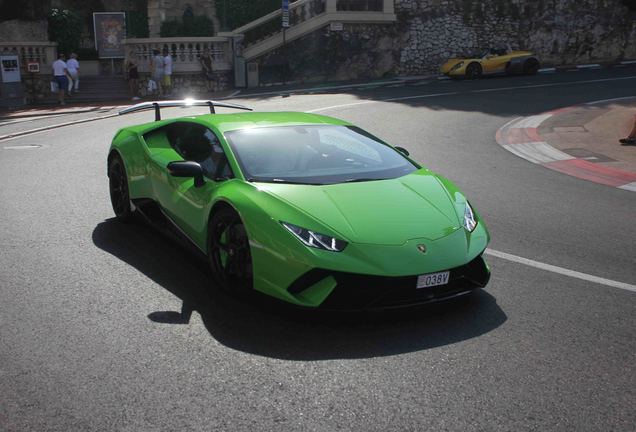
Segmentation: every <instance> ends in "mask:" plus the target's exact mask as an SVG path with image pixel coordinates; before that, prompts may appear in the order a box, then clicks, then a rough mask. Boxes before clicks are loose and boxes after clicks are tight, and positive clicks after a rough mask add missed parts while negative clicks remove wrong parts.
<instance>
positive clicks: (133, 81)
mask: <svg viewBox="0 0 636 432" xmlns="http://www.w3.org/2000/svg"><path fill="white" fill-rule="evenodd" d="M138 67H139V66H138V64H137V55H136V54H135V53H130V54H129V56H128V59H127V60H126V75H127V76H128V88H129V89H130V95H131V96H132V100H134V101H136V100H139V70H138Z"/></svg>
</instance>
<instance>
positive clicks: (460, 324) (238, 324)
mask: <svg viewBox="0 0 636 432" xmlns="http://www.w3.org/2000/svg"><path fill="white" fill-rule="evenodd" d="M92 238H93V242H94V244H95V245H96V246H97V247H99V248H100V249H102V250H104V251H106V252H108V253H110V254H112V255H113V256H115V257H117V258H118V259H120V260H121V261H123V262H125V263H126V264H128V265H131V266H133V267H134V268H136V269H137V270H139V271H140V272H142V273H143V274H145V275H146V276H147V277H148V278H150V279H152V280H153V281H154V282H156V283H157V284H159V285H160V286H162V287H163V288H165V289H166V290H168V291H170V292H171V293H173V294H174V295H175V296H177V297H179V298H180V299H181V300H182V302H183V305H182V308H181V311H155V312H151V313H150V314H149V315H148V318H149V319H151V320H152V321H153V322H156V323H158V324H188V323H189V321H190V316H191V314H192V313H193V312H194V311H196V312H198V313H199V314H200V316H201V319H202V322H203V324H204V325H205V327H206V329H207V330H208V332H209V333H210V335H211V336H212V337H213V338H215V339H216V340H217V341H218V342H220V343H222V344H223V345H225V346H227V347H229V348H232V349H235V350H240V351H243V352H248V353H252V354H256V355H261V356H266V357H272V358H279V359H286V360H327V359H351V358H369V357H379V356H388V355H395V354H402V353H408V352H413V351H420V350H425V349H429V348H434V347H439V346H444V345H448V344H453V343H457V342H461V341H464V340H468V339H472V338H475V337H478V336H481V335H483V334H485V333H488V332H490V331H492V330H494V329H496V328H497V327H499V326H500V325H502V324H503V323H504V322H505V321H506V319H507V318H506V315H505V313H504V312H503V311H502V310H501V308H500V307H499V306H498V305H497V302H496V300H495V298H494V297H493V296H492V295H490V294H489V293H488V292H486V291H481V290H480V291H478V292H476V293H473V294H472V295H470V296H466V297H464V298H461V299H457V300H455V301H448V302H443V303H437V304H433V305H429V306H427V307H424V308H418V309H415V310H409V311H399V312H390V313H388V312H382V313H347V314H344V313H341V314H334V313H330V314H326V313H321V314H318V313H314V312H311V311H303V312H299V311H290V310H288V308H280V307H277V308H272V306H271V305H270V304H268V303H267V302H265V303H264V302H263V300H262V298H260V297H255V298H249V299H245V298H238V297H235V296H230V295H227V294H225V293H223V292H221V291H220V290H218V289H215V288H214V287H213V282H212V281H211V273H210V271H209V270H208V268H207V265H206V264H205V263H204V262H203V260H200V259H199V258H197V257H196V256H194V255H192V254H191V253H189V252H188V251H186V250H185V249H183V248H182V247H181V246H180V245H178V244H176V243H175V242H173V241H171V240H170V239H169V238H167V237H164V236H162V235H160V234H159V233H158V232H157V231H155V230H154V229H153V228H151V227H149V226H146V225H143V224H140V223H137V224H122V223H120V222H119V221H117V220H115V219H114V218H113V219H108V220H106V221H104V222H102V223H100V224H98V225H97V226H96V227H95V229H94V231H93V235H92Z"/></svg>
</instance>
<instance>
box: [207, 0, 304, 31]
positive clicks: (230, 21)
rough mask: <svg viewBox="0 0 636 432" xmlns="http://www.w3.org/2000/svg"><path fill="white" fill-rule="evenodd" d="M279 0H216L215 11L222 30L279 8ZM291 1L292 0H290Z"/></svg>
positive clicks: (238, 25) (242, 23) (233, 27)
mask: <svg viewBox="0 0 636 432" xmlns="http://www.w3.org/2000/svg"><path fill="white" fill-rule="evenodd" d="M281 3H282V2H281V0H254V1H249V2H248V1H235V0H216V13H217V14H218V17H219V20H220V21H221V27H222V28H223V29H224V30H233V29H235V28H238V27H241V26H242V25H245V24H247V23H249V22H251V21H254V20H255V19H257V18H260V17H262V16H263V15H267V14H268V13H270V12H274V11H275V10H277V9H280V8H281ZM290 3H293V0H291V1H290Z"/></svg>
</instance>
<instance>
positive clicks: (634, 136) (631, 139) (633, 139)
mask: <svg viewBox="0 0 636 432" xmlns="http://www.w3.org/2000/svg"><path fill="white" fill-rule="evenodd" d="M618 142H620V143H621V144H627V145H636V116H634V126H632V130H631V132H630V133H629V135H627V138H621V139H619V140H618Z"/></svg>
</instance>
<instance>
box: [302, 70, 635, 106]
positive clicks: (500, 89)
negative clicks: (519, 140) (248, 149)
mask: <svg viewBox="0 0 636 432" xmlns="http://www.w3.org/2000/svg"><path fill="white" fill-rule="evenodd" d="M634 78H636V75H630V76H626V77H619V78H602V79H594V80H581V81H569V82H560V83H548V84H535V85H525V86H517V87H497V88H490V89H482V90H470V91H467V92H464V93H465V94H470V93H487V92H498V91H506V90H523V89H531V88H542V87H558V86H566V85H576V84H591V83H597V82H607V81H622V80H628V79H634ZM461 93H462V92H447V93H434V94H424V95H416V96H404V97H398V98H389V99H380V100H369V101H364V102H353V103H348V104H341V105H332V106H328V107H323V108H316V109H313V110H311V111H307V112H309V113H316V112H321V111H328V110H331V109H336V108H345V107H350V106H357V105H366V104H372V103H380V102H397V101H403V100H409V99H424V98H430V97H438V96H452V95H458V94H461Z"/></svg>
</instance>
